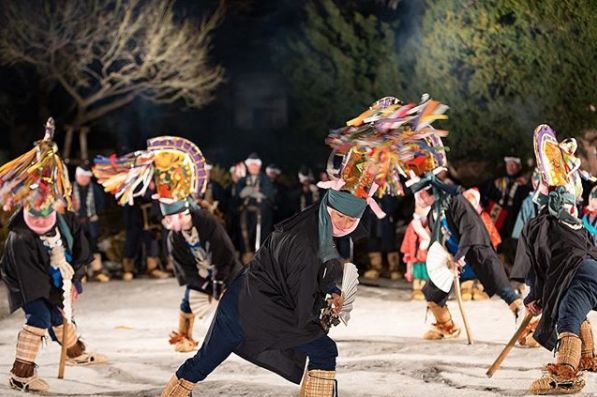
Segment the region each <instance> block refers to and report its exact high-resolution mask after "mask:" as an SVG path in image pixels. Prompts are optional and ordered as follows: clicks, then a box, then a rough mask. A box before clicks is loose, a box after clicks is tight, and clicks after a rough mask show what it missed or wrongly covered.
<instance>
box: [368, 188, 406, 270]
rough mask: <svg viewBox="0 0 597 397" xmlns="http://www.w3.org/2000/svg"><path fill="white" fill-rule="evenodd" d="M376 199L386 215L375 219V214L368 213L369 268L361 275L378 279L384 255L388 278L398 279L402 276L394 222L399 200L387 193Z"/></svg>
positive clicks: (396, 217)
mask: <svg viewBox="0 0 597 397" xmlns="http://www.w3.org/2000/svg"><path fill="white" fill-rule="evenodd" d="M376 200H377V201H378V203H379V206H380V207H381V209H382V210H383V212H385V213H386V215H387V216H386V217H384V218H383V219H377V217H376V216H375V214H373V213H370V214H369V215H370V216H369V218H370V223H369V238H368V241H367V248H368V250H369V269H368V270H367V271H366V272H365V274H364V275H363V277H365V278H368V279H372V280H375V279H378V278H379V277H380V275H381V272H382V269H383V262H384V257H385V259H386V260H387V262H388V273H389V278H390V279H391V280H398V279H400V277H401V276H402V275H401V274H400V271H399V269H398V266H399V265H400V255H399V253H398V244H397V241H396V222H397V220H398V216H397V215H398V209H399V206H400V200H399V199H398V198H397V197H393V196H389V195H386V196H383V197H382V198H381V199H376Z"/></svg>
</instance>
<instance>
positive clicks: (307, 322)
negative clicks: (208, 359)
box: [235, 204, 343, 384]
mask: <svg viewBox="0 0 597 397" xmlns="http://www.w3.org/2000/svg"><path fill="white" fill-rule="evenodd" d="M318 213H319V204H315V205H313V206H311V207H310V208H308V209H306V210H305V211H303V212H301V213H299V214H297V215H295V216H293V217H292V218H289V219H287V220H286V221H284V222H283V223H281V224H278V225H276V228H275V230H274V232H273V233H272V234H271V235H270V237H269V238H268V239H267V240H266V241H265V243H264V245H263V246H262V247H261V249H260V250H259V251H258V252H257V254H256V256H255V258H254V259H253V260H252V261H251V263H250V264H249V268H248V271H247V273H245V274H244V277H245V284H244V285H243V288H242V290H241V292H240V296H239V312H240V322H241V325H242V328H243V331H244V334H245V340H244V341H243V343H242V344H241V345H240V346H239V347H238V348H237V349H236V350H235V353H236V354H238V355H239V356H241V357H243V358H245V359H246V360H248V361H251V362H253V363H254V364H257V365H259V366H261V367H263V368H266V369H269V370H271V371H273V372H275V373H277V374H279V375H281V376H283V377H284V378H286V379H288V380H289V381H291V382H294V383H296V384H299V383H300V381H301V378H302V376H303V372H304V369H305V360H306V357H305V355H304V354H302V353H299V352H296V351H295V350H294V348H295V347H297V346H300V345H303V344H305V343H307V342H310V341H313V340H315V339H317V338H319V337H321V336H322V335H323V334H324V331H323V329H322V328H321V326H320V324H319V314H320V310H321V308H322V307H323V306H324V304H325V295H326V293H328V292H330V291H331V290H332V289H333V288H335V287H337V286H338V285H339V283H340V282H341V279H342V273H343V267H342V265H341V264H340V262H339V261H337V260H331V261H328V262H326V263H325V264H323V263H322V262H321V260H320V259H319V256H318V251H319V237H318V230H319V222H318Z"/></svg>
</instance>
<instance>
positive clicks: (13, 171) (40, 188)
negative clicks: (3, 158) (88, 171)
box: [0, 118, 72, 216]
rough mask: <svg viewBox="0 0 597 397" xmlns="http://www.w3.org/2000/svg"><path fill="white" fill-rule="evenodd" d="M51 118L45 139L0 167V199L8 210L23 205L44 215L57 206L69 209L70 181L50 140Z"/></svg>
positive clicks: (51, 130) (51, 132)
mask: <svg viewBox="0 0 597 397" xmlns="http://www.w3.org/2000/svg"><path fill="white" fill-rule="evenodd" d="M53 138H54V119H52V118H49V119H48V121H47V123H46V127H45V135H44V138H43V139H42V140H40V141H37V142H35V144H34V147H33V149H31V150H30V151H28V152H27V153H25V154H23V155H21V156H20V157H17V158H16V159H14V160H12V161H10V162H8V163H6V164H4V165H3V166H2V167H0V201H1V202H2V205H3V209H4V210H6V211H8V210H10V209H11V208H14V207H15V206H19V205H23V206H25V207H26V208H27V209H28V210H30V211H31V212H32V213H34V214H36V215H39V216H46V215H49V214H50V213H52V212H53V211H54V210H56V209H60V210H62V209H64V208H66V209H71V199H70V197H71V191H72V188H71V184H70V181H69V178H68V170H67V169H66V166H65V165H64V163H63V161H62V159H61V158H60V154H59V152H58V146H56V144H55V143H54V142H53V140H52V139H53Z"/></svg>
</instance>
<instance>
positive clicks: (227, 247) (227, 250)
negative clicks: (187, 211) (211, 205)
mask: <svg viewBox="0 0 597 397" xmlns="http://www.w3.org/2000/svg"><path fill="white" fill-rule="evenodd" d="M198 217H199V220H200V224H199V230H198V231H199V236H200V238H201V239H203V240H205V241H206V242H209V249H210V252H211V255H212V256H211V262H212V264H213V265H214V268H215V269H216V272H215V278H216V280H217V281H232V280H228V277H229V276H230V274H231V273H232V272H233V271H234V269H235V268H237V267H238V266H240V264H239V262H238V260H237V259H236V252H235V249H234V245H233V244H232V241H231V240H230V237H228V233H226V229H224V226H223V225H222V224H221V223H220V222H218V221H217V219H216V218H215V217H214V216H213V215H212V214H211V213H209V212H208V211H204V210H200V214H199V215H198Z"/></svg>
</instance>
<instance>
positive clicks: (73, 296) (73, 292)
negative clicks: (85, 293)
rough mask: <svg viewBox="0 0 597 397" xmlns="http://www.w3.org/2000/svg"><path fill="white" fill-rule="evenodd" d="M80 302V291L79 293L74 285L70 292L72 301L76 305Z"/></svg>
mask: <svg viewBox="0 0 597 397" xmlns="http://www.w3.org/2000/svg"><path fill="white" fill-rule="evenodd" d="M78 300H79V291H77V288H75V286H74V285H73V287H72V288H71V290H70V301H71V302H73V303H75V302H76V301H78Z"/></svg>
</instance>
